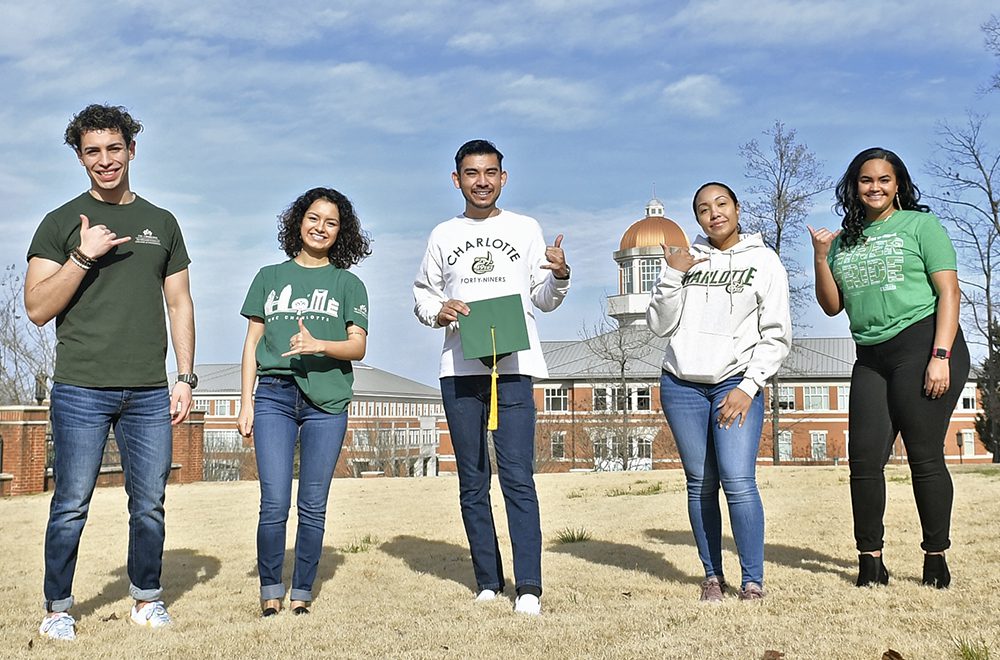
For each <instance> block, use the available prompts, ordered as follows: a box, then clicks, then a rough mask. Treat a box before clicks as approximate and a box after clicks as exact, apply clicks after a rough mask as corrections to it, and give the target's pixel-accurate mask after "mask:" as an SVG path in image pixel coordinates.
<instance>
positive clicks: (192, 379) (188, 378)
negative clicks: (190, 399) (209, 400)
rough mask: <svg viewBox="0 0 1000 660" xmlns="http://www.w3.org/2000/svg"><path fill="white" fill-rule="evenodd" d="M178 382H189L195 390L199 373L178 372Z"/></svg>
mask: <svg viewBox="0 0 1000 660" xmlns="http://www.w3.org/2000/svg"><path fill="white" fill-rule="evenodd" d="M177 382H178V383H187V384H188V385H190V386H191V389H192V390H193V389H194V388H196V387H198V374H196V373H190V374H177Z"/></svg>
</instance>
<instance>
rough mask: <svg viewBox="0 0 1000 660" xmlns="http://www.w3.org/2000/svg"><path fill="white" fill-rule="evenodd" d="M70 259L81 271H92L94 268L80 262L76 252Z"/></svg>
mask: <svg viewBox="0 0 1000 660" xmlns="http://www.w3.org/2000/svg"><path fill="white" fill-rule="evenodd" d="M69 259H70V261H72V262H73V263H75V264H76V265H77V266H79V267H80V269H81V270H90V269H91V268H92V266H91V264H86V263H84V262H82V261H80V260H79V259H78V258H77V257H76V251H73V252H70V253H69Z"/></svg>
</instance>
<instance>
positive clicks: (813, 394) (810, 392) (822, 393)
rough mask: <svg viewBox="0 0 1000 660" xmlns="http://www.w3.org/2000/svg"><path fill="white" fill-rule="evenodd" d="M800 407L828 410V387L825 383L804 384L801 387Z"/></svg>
mask: <svg viewBox="0 0 1000 660" xmlns="http://www.w3.org/2000/svg"><path fill="white" fill-rule="evenodd" d="M802 407H803V408H804V409H805V410H829V409H830V388H829V387H827V386H826V385H806V386H805V387H803V388H802Z"/></svg>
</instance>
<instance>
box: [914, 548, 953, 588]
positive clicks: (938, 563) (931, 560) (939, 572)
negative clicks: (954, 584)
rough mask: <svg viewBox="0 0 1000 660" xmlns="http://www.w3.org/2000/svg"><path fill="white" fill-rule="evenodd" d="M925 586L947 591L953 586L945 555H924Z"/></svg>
mask: <svg viewBox="0 0 1000 660" xmlns="http://www.w3.org/2000/svg"><path fill="white" fill-rule="evenodd" d="M921 581H922V582H923V583H924V584H926V585H929V586H931V587H937V588H938V589H947V588H948V585H949V584H951V572H950V571H949V570H948V562H946V561H945V560H944V555H924V578H923V580H921Z"/></svg>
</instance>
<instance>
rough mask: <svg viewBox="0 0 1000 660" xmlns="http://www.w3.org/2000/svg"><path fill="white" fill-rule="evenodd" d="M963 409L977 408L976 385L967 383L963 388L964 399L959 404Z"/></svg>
mask: <svg viewBox="0 0 1000 660" xmlns="http://www.w3.org/2000/svg"><path fill="white" fill-rule="evenodd" d="M958 405H959V408H961V409H962V410H975V409H976V386H975V385H966V386H965V387H963V388H962V401H961V403H959V404H958Z"/></svg>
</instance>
